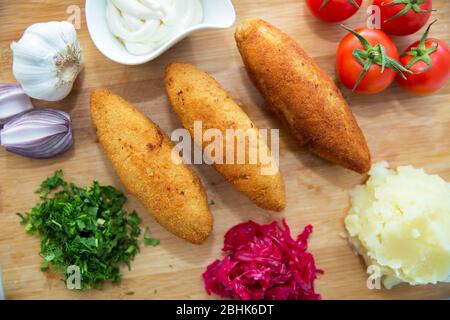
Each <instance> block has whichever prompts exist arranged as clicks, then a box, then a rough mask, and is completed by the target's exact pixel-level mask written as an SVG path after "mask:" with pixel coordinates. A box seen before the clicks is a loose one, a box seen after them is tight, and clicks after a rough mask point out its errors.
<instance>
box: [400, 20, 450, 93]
mask: <svg viewBox="0 0 450 320" xmlns="http://www.w3.org/2000/svg"><path fill="white" fill-rule="evenodd" d="M430 27H431V25H430ZM430 27H428V29H427V31H426V32H425V34H424V35H423V37H422V39H421V40H420V41H417V42H415V43H413V44H412V45H410V46H409V47H408V48H407V49H406V51H405V53H404V54H403V55H402V56H401V57H400V63H401V64H402V65H403V66H405V67H407V68H409V70H411V71H412V72H413V73H412V74H406V79H403V78H401V77H398V78H397V82H398V83H399V84H400V85H401V86H402V87H403V88H405V89H406V90H407V91H409V92H412V93H415V94H418V95H425V94H430V93H433V92H435V91H438V90H439V89H441V88H442V87H443V86H444V85H445V84H446V83H447V82H448V79H449V78H450V50H449V48H448V47H447V45H446V44H445V42H444V41H441V40H437V39H429V38H427V36H428V32H429V30H430ZM414 60H416V61H414ZM410 64H411V65H410Z"/></svg>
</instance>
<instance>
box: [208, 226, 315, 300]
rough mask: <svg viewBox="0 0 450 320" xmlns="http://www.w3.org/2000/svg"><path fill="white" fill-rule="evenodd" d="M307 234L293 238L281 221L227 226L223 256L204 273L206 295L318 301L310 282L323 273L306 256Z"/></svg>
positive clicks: (303, 233)
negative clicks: (225, 254)
mask: <svg viewBox="0 0 450 320" xmlns="http://www.w3.org/2000/svg"><path fill="white" fill-rule="evenodd" d="M312 230H313V227H312V226H311V225H308V226H307V227H306V228H305V229H304V230H303V232H302V233H301V234H300V235H298V237H297V240H294V239H293V238H292V237H291V233H290V229H289V227H288V225H287V224H286V221H285V220H283V221H282V226H280V225H279V223H278V222H273V223H271V224H267V225H260V224H258V223H256V222H253V221H249V222H246V223H242V224H239V225H237V226H235V227H233V228H231V229H230V230H229V231H228V232H227V233H226V234H225V241H224V247H223V249H222V250H223V251H224V252H225V253H227V256H226V257H225V258H224V259H223V260H216V261H214V262H213V263H212V264H210V265H209V266H208V267H207V269H206V271H205V272H204V273H203V279H204V282H205V289H206V292H207V293H208V294H211V293H215V294H217V295H219V296H220V297H222V298H231V299H234V300H319V299H320V298H321V297H320V295H319V294H317V293H316V292H315V290H314V280H315V279H316V278H317V274H318V273H323V271H322V270H319V269H317V268H316V265H315V262H314V257H313V256H312V254H311V253H309V252H307V249H308V242H307V240H308V237H309V235H310V234H311V233H312Z"/></svg>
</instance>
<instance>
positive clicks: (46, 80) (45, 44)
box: [11, 21, 83, 101]
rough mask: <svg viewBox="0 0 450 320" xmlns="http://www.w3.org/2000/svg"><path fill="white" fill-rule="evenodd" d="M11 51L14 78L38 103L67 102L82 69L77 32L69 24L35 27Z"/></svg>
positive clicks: (31, 27)
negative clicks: (65, 100)
mask: <svg viewBox="0 0 450 320" xmlns="http://www.w3.org/2000/svg"><path fill="white" fill-rule="evenodd" d="M11 49H12V52H13V73H14V76H15V77H16V79H17V81H18V82H19V83H20V84H21V86H22V88H23V90H24V91H25V92H26V93H27V94H28V95H29V96H30V97H32V98H35V99H40V100H46V101H59V100H62V99H64V98H65V97H66V96H67V95H68V94H69V93H70V91H71V90H72V87H73V83H74V82H75V79H76V77H77V76H78V74H79V73H80V71H81V69H82V66H83V58H82V51H81V47H80V43H79V42H78V39H77V34H76V31H75V28H74V27H73V25H72V24H70V23H68V22H66V21H62V22H56V21H53V22H47V23H36V24H33V25H32V26H30V27H28V29H27V30H25V32H24V34H23V36H22V38H21V39H20V40H19V42H13V43H12V44H11Z"/></svg>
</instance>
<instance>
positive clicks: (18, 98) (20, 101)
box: [0, 83, 33, 127]
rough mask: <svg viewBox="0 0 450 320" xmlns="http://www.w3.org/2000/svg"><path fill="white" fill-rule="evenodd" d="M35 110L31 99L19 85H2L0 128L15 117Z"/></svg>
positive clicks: (0, 89) (0, 91)
mask: <svg viewBox="0 0 450 320" xmlns="http://www.w3.org/2000/svg"><path fill="white" fill-rule="evenodd" d="M31 109H33V105H32V104H31V100H30V97H28V96H27V94H26V93H25V91H23V89H22V87H21V86H20V85H17V84H6V83H1V84H0V127H1V126H2V125H4V124H5V123H6V122H8V121H9V120H10V119H11V118H13V117H14V116H17V115H19V114H22V113H24V112H26V111H28V110H31Z"/></svg>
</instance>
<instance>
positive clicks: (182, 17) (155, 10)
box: [106, 0, 203, 55]
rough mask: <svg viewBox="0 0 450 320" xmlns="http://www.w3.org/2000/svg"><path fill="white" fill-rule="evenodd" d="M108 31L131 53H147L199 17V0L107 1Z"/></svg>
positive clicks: (197, 22) (200, 11) (195, 22)
mask: <svg viewBox="0 0 450 320" xmlns="http://www.w3.org/2000/svg"><path fill="white" fill-rule="evenodd" d="M106 10H107V12H106V19H107V23H108V26H109V29H110V31H111V32H112V33H113V34H114V35H115V36H116V37H117V38H118V39H120V41H122V42H123V44H124V45H125V47H126V49H127V51H128V52H130V53H131V54H135V55H143V54H147V53H151V52H153V51H155V50H156V49H158V48H159V47H161V46H162V45H164V44H165V43H166V42H168V41H169V40H170V39H171V38H172V37H173V36H174V35H176V34H178V33H180V32H182V31H184V30H185V29H187V28H189V27H191V26H193V25H196V24H199V23H201V22H202V20H203V8H202V4H201V2H200V0H107V9H106Z"/></svg>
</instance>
